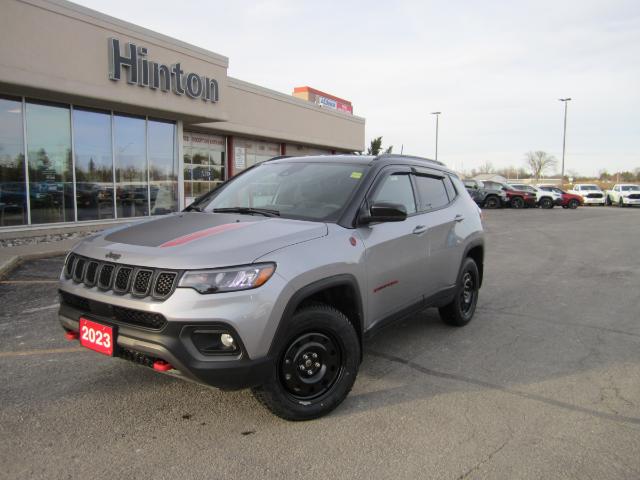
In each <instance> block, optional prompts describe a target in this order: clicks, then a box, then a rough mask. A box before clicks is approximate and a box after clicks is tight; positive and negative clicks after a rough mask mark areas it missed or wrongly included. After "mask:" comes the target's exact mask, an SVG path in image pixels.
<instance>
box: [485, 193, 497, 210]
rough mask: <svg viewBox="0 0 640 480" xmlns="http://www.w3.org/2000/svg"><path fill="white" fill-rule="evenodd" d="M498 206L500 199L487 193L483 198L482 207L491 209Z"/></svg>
mask: <svg viewBox="0 0 640 480" xmlns="http://www.w3.org/2000/svg"><path fill="white" fill-rule="evenodd" d="M499 206H500V199H499V198H498V197H496V196H495V195H489V196H488V197H487V198H485V200H484V205H483V207H484V208H487V209H491V210H493V209H494V208H498V207H499Z"/></svg>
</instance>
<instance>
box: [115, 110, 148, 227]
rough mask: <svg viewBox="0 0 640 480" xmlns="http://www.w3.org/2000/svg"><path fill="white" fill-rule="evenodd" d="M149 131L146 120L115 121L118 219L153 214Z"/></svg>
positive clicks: (121, 118)
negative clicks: (148, 168)
mask: <svg viewBox="0 0 640 480" xmlns="http://www.w3.org/2000/svg"><path fill="white" fill-rule="evenodd" d="M145 130H146V128H145V119H144V118H137V117H129V116H124V115H114V117H113V133H114V143H113V147H114V153H115V169H116V208H117V213H118V218H126V217H141V216H145V215H147V214H148V212H149V190H148V182H147V156H146V150H147V149H146V142H145V138H146V137H145Z"/></svg>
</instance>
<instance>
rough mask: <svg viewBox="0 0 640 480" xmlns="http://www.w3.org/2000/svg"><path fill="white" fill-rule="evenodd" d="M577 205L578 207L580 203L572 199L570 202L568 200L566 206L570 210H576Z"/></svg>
mask: <svg viewBox="0 0 640 480" xmlns="http://www.w3.org/2000/svg"><path fill="white" fill-rule="evenodd" d="M579 205H580V202H578V200H576V199H575V198H572V199H571V200H569V204H568V205H567V206H568V207H569V208H570V209H571V210H575V209H576V208H578V206H579Z"/></svg>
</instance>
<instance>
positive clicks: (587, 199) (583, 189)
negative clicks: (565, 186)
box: [569, 183, 604, 205]
mask: <svg viewBox="0 0 640 480" xmlns="http://www.w3.org/2000/svg"><path fill="white" fill-rule="evenodd" d="M569 193H573V194H575V195H580V196H581V197H582V198H584V204H585V205H604V192H603V191H602V190H601V189H600V187H599V186H597V185H594V184H592V183H576V184H575V185H574V186H573V189H572V190H569Z"/></svg>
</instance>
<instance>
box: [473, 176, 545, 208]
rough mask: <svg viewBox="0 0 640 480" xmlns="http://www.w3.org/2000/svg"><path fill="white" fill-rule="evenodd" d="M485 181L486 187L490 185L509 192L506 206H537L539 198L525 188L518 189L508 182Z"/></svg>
mask: <svg viewBox="0 0 640 480" xmlns="http://www.w3.org/2000/svg"><path fill="white" fill-rule="evenodd" d="M483 183H484V185H485V187H487V186H489V187H490V188H496V189H498V190H502V191H503V192H504V193H506V194H507V201H506V202H505V206H509V207H511V208H525V207H531V208H535V207H536V206H537V198H536V196H535V195H534V194H532V193H530V192H526V191H524V190H516V189H515V188H513V187H512V186H511V185H509V184H508V183H501V182H493V181H484V182H483Z"/></svg>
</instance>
